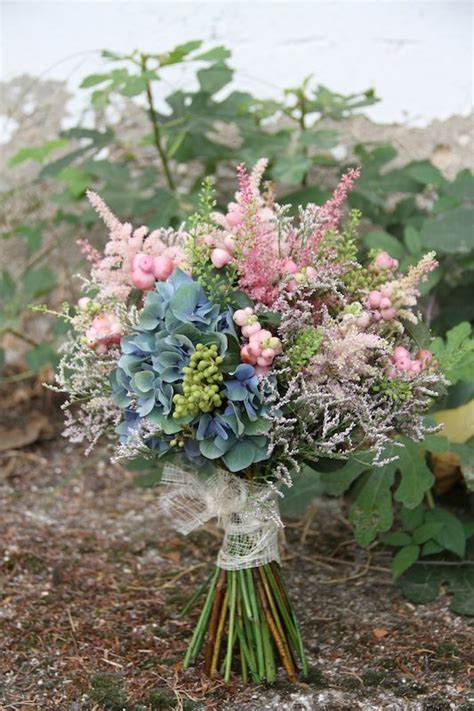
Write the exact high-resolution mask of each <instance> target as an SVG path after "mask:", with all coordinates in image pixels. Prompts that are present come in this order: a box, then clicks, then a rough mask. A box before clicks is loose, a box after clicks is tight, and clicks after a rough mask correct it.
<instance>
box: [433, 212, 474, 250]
mask: <svg viewBox="0 0 474 711" xmlns="http://www.w3.org/2000/svg"><path fill="white" fill-rule="evenodd" d="M473 225H474V210H473V209H471V208H468V207H456V208H454V209H453V210H449V211H448V212H443V213H441V214H439V215H436V216H435V217H432V218H429V219H427V220H425V221H424V223H423V227H422V230H421V237H422V240H423V245H424V247H427V248H428V249H434V250H436V251H437V252H439V253H441V254H468V253H469V252H471V251H472V250H473V249H474V229H473Z"/></svg>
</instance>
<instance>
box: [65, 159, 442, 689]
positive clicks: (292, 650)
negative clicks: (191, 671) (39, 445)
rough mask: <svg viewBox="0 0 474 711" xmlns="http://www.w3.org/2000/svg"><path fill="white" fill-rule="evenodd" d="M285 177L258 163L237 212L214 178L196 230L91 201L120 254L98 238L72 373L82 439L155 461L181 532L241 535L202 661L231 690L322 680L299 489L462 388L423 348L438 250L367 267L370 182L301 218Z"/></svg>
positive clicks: (230, 549) (200, 630) (74, 432)
mask: <svg viewBox="0 0 474 711" xmlns="http://www.w3.org/2000/svg"><path fill="white" fill-rule="evenodd" d="M265 168H266V161H265V160H263V159H262V160H260V161H258V163H257V164H256V166H255V167H254V168H253V170H252V171H251V172H250V173H249V172H247V170H246V169H245V167H244V166H240V167H239V168H238V191H237V193H236V195H235V201H234V202H231V203H230V204H229V206H228V208H227V210H226V211H225V213H220V212H218V211H216V202H215V199H214V191H213V185H212V182H211V181H209V180H207V181H205V183H204V186H203V189H202V193H201V198H200V207H199V210H198V211H197V212H196V214H195V215H193V216H192V217H191V218H190V219H189V221H188V223H187V224H186V225H183V226H182V227H181V228H180V229H178V230H175V229H158V230H153V231H149V230H148V229H147V228H146V227H138V228H137V229H134V228H133V227H132V225H131V224H128V223H125V224H124V223H122V222H120V221H119V220H118V219H117V218H116V217H115V216H114V215H113V214H112V213H111V211H110V210H109V209H108V207H107V206H106V205H105V203H104V202H103V201H102V200H101V198H100V197H99V196H98V195H96V194H95V193H92V192H89V193H88V197H89V200H90V202H91V203H92V205H93V206H94V208H95V209H96V210H97V212H98V213H99V215H100V216H101V218H102V219H103V221H104V222H105V224H106V226H107V228H108V230H109V232H110V236H109V239H108V242H107V243H106V245H105V250H104V253H103V254H100V253H98V252H97V251H96V250H95V249H94V248H93V247H92V246H91V244H90V243H89V242H87V241H86V240H82V241H81V246H82V249H83V251H84V252H85V254H86V256H87V258H88V259H89V261H90V263H91V273H90V277H89V278H87V279H86V278H85V279H84V280H83V290H84V296H82V298H80V299H79V302H78V304H77V306H76V307H75V308H74V309H69V310H68V311H67V313H65V315H66V318H68V319H69V320H70V322H71V325H72V329H71V332H70V335H69V338H68V340H67V341H66V343H65V344H64V347H63V353H62V359H61V363H60V366H59V369H58V374H57V388H58V389H59V390H61V391H64V392H66V393H67V394H68V399H67V401H66V403H65V406H64V407H65V410H66V413H67V423H66V435H67V436H68V437H69V438H70V439H71V440H73V441H81V442H87V444H88V448H90V447H92V446H93V445H94V444H95V443H96V442H97V440H98V439H99V438H100V437H102V435H106V436H109V437H111V441H112V442H113V445H112V446H113V450H114V455H113V456H114V459H116V460H118V459H123V458H125V459H130V458H133V457H136V456H137V455H140V456H145V457H147V458H149V459H152V460H153V461H154V462H155V463H156V466H157V467H160V468H161V485H162V495H161V498H160V501H161V505H162V507H163V510H164V511H166V512H167V514H168V516H169V518H170V521H171V523H172V525H173V526H174V527H175V528H176V529H177V530H178V531H180V532H182V533H184V534H188V533H190V532H191V531H193V530H195V529H196V528H197V527H198V526H201V525H202V524H204V523H205V522H206V521H208V520H210V519H211V518H217V519H218V522H219V524H220V526H221V527H222V528H223V530H224V537H223V543H222V547H221V549H220V552H219V555H218V559H217V565H216V567H215V569H214V571H213V572H212V574H211V576H210V579H209V580H208V581H207V583H206V584H205V585H204V586H203V587H202V588H201V589H200V590H198V591H197V593H196V595H195V596H194V598H193V600H192V601H191V603H194V602H196V600H197V599H198V598H199V597H200V596H202V597H203V599H204V602H203V603H202V610H201V614H200V617H199V619H198V622H197V625H196V627H195V630H194V634H193V637H192V639H191V642H190V645H189V648H188V651H187V653H186V656H185V659H184V667H187V666H188V665H189V664H190V663H191V662H193V661H194V660H196V658H197V657H198V655H200V654H201V652H203V656H204V668H205V671H206V673H207V674H208V675H209V676H210V677H214V676H216V675H217V674H222V675H223V677H224V680H225V681H226V682H228V681H229V680H230V677H231V673H232V671H233V670H238V669H240V671H241V675H242V677H243V680H244V681H247V679H251V680H252V681H253V682H262V681H266V682H272V681H274V680H275V678H276V673H277V666H278V664H280V663H281V665H282V666H283V667H284V669H285V671H286V673H287V675H288V677H289V678H290V679H291V680H293V681H294V680H296V679H297V677H298V675H299V674H301V676H303V677H304V676H305V675H306V674H307V671H308V666H307V660H306V657H305V652H304V647H303V643H302V638H301V634H300V629H299V626H298V621H297V618H296V615H295V611H294V608H293V605H292V603H291V600H290V598H289V595H288V592H287V589H286V587H285V582H284V578H283V576H282V572H281V568H280V559H279V549H278V534H279V530H280V529H281V527H282V522H281V519H280V516H279V512H278V498H279V496H284V487H285V486H287V487H289V486H291V485H292V481H293V480H294V478H295V477H297V476H298V472H299V471H300V470H301V468H302V467H303V466H304V467H305V470H306V471H307V468H308V467H309V468H310V469H311V468H312V469H314V470H316V469H317V463H318V460H320V459H321V458H347V457H349V456H350V455H353V454H354V453H356V452H360V451H362V450H370V451H371V452H372V455H373V464H374V466H377V465H381V464H383V463H386V461H387V458H386V456H387V455H386V454H385V452H387V451H390V452H392V456H393V448H391V449H390V450H388V449H387V447H386V445H387V444H388V443H390V442H392V441H393V440H394V438H395V437H396V436H397V435H399V434H403V435H406V436H409V437H411V438H414V439H417V440H419V439H421V438H422V437H423V436H424V432H425V424H424V419H423V414H424V412H425V411H426V409H427V408H428V407H429V405H430V403H431V402H432V400H433V398H434V397H436V393H437V387H438V385H439V383H440V382H442V380H443V378H442V376H441V374H440V373H439V371H438V369H437V365H436V363H435V361H434V360H433V358H432V355H431V353H430V352H429V351H427V350H419V349H418V348H417V346H416V342H415V340H414V337H413V336H412V334H413V333H414V330H413V327H414V325H415V324H417V321H418V319H419V314H418V313H417V311H416V308H417V299H418V297H419V285H420V283H421V282H422V281H423V280H425V279H426V277H427V275H428V274H429V273H430V272H431V271H432V270H433V269H435V267H436V260H435V255H434V254H433V253H430V254H427V255H426V256H425V257H423V259H422V260H421V261H420V262H419V263H418V264H417V265H415V266H411V267H409V268H408V270H407V271H405V272H401V271H399V268H398V267H399V265H398V262H397V260H396V259H393V258H392V257H391V256H390V255H389V254H388V253H387V252H385V251H379V252H371V253H369V254H368V256H367V259H366V260H365V262H364V263H361V262H360V261H359V259H358V251H359V250H358V240H357V232H358V225H359V222H360V219H361V215H360V213H359V212H358V211H355V210H354V211H352V212H350V214H348V215H346V216H345V215H344V203H345V200H346V197H347V194H348V192H349V191H350V190H351V187H352V185H353V183H354V181H355V180H356V179H357V177H358V171H357V170H350V171H349V172H347V173H346V174H345V175H344V176H343V177H342V179H341V180H340V182H339V185H338V186H337V188H336V190H335V192H334V194H333V196H332V197H331V198H330V199H329V200H328V201H327V202H326V203H325V204H324V205H322V206H317V205H314V204H308V205H307V206H306V207H300V208H299V210H298V211H297V214H296V216H292V215H291V214H290V209H289V208H288V207H287V206H281V205H279V204H278V203H277V202H276V201H275V199H274V195H273V193H272V189H271V186H269V185H263V184H262V177H263V173H264V170H265ZM344 218H345V219H344ZM395 441H396V440H395Z"/></svg>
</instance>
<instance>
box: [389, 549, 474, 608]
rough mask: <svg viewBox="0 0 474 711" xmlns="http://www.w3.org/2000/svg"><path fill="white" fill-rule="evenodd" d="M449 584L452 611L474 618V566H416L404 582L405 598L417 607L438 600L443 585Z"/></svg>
mask: <svg viewBox="0 0 474 711" xmlns="http://www.w3.org/2000/svg"><path fill="white" fill-rule="evenodd" d="M445 584H447V585H448V586H449V587H448V593H449V594H451V595H452V598H451V605H450V607H451V610H452V611H453V612H456V613H458V614H460V615H471V616H472V615H474V566H473V565H472V564H471V561H468V562H467V563H466V564H465V565H463V564H460V565H457V566H443V565H431V564H430V565H423V563H422V562H420V563H419V564H418V565H414V566H413V567H411V568H410V569H409V570H407V571H406V572H405V574H404V575H403V576H402V577H401V578H400V580H399V582H398V585H399V586H400V588H401V590H402V592H403V594H404V595H405V597H407V598H408V599H409V600H411V601H412V602H415V603H427V602H432V601H433V600H436V598H437V597H438V594H439V591H440V587H441V585H445Z"/></svg>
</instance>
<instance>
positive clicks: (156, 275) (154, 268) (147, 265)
mask: <svg viewBox="0 0 474 711" xmlns="http://www.w3.org/2000/svg"><path fill="white" fill-rule="evenodd" d="M174 267H175V265H174V262H173V261H172V260H171V259H170V258H169V257H167V256H166V255H164V254H162V255H161V256H160V257H151V256H150V255H149V254H143V253H139V254H136V255H135V257H134V258H133V262H132V282H133V286H136V287H137V289H140V290H141V291H147V290H148V289H153V287H154V286H155V282H156V281H165V280H166V279H168V277H169V276H170V275H171V274H172V273H173V272H174Z"/></svg>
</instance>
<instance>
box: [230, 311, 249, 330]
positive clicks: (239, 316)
mask: <svg viewBox="0 0 474 711" xmlns="http://www.w3.org/2000/svg"><path fill="white" fill-rule="evenodd" d="M249 315H250V314H248V313H247V311H245V309H237V311H236V312H235V313H234V316H233V319H234V323H236V324H237V326H241V327H242V326H245V324H246V323H247V321H248V318H249Z"/></svg>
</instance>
